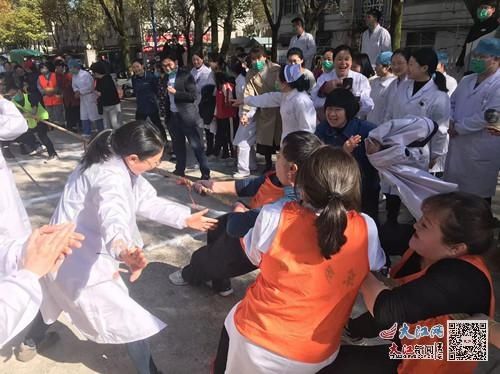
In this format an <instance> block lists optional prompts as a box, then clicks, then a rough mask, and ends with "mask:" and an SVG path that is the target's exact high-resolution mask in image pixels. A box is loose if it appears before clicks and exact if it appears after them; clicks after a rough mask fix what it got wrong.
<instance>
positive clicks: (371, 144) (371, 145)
mask: <svg viewBox="0 0 500 374" xmlns="http://www.w3.org/2000/svg"><path fill="white" fill-rule="evenodd" d="M365 149H366V154H368V155H371V154H374V153H377V152H379V151H380V150H381V149H382V144H380V143H379V142H378V141H376V140H375V139H371V138H366V139H365Z"/></svg>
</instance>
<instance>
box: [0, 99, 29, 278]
mask: <svg viewBox="0 0 500 374" xmlns="http://www.w3.org/2000/svg"><path fill="white" fill-rule="evenodd" d="M27 130H28V125H27V123H26V120H25V119H24V117H23V115H22V114H21V113H20V112H19V110H18V109H17V108H16V106H15V105H14V104H13V103H11V102H10V101H9V100H7V99H5V98H3V97H2V96H0V141H10V140H14V139H16V138H17V137H18V136H19V135H21V134H23V133H24V132H26V131H27ZM0 186H1V187H0V191H1V193H0V248H1V249H0V276H1V275H7V274H9V273H11V272H12V271H15V270H16V268H17V263H18V260H19V256H20V255H21V250H22V246H23V244H24V242H25V241H26V239H27V238H28V236H29V235H30V234H31V224H30V220H29V218H28V215H27V214H26V210H25V209H24V206H23V202H22V200H21V197H20V196H19V192H18V191H17V188H16V183H15V181H14V177H13V175H12V173H11V171H10V170H9V168H8V167H7V163H6V162H5V159H4V157H3V154H2V152H0Z"/></svg>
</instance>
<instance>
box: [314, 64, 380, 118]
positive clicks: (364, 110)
mask: <svg viewBox="0 0 500 374" xmlns="http://www.w3.org/2000/svg"><path fill="white" fill-rule="evenodd" d="M347 76H348V77H349V78H352V93H353V95H354V96H358V97H359V98H360V102H359V105H360V109H359V112H358V116H359V117H361V116H364V115H367V114H368V113H369V112H371V111H372V110H373V107H374V104H373V100H372V98H371V97H370V93H371V90H372V89H371V87H370V82H369V81H368V78H366V77H365V76H364V75H363V74H360V73H358V72H355V71H352V70H349V74H348V75H347ZM336 79H339V78H338V76H337V73H336V72H335V69H333V70H332V71H331V72H329V73H323V74H321V75H320V76H319V78H318V81H317V82H316V85H315V86H314V87H313V89H312V91H311V98H312V101H313V103H314V107H315V108H316V109H318V110H323V107H324V106H325V98H324V97H319V96H318V93H319V89H320V88H321V87H322V86H323V84H324V83H325V82H328V81H331V80H336Z"/></svg>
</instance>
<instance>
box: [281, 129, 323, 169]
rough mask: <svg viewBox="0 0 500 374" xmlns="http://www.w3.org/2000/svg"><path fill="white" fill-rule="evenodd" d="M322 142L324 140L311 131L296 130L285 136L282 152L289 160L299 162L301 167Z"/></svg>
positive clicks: (298, 164)
mask: <svg viewBox="0 0 500 374" xmlns="http://www.w3.org/2000/svg"><path fill="white" fill-rule="evenodd" d="M322 144H323V142H322V141H321V140H320V139H319V138H318V137H317V136H316V135H314V134H312V133H310V132H307V131H294V132H291V133H290V134H288V135H287V136H285V138H284V139H283V142H282V145H281V150H280V152H281V154H282V155H283V157H285V159H286V160H287V161H288V162H293V163H294V164H297V166H298V167H299V169H300V168H301V167H302V164H303V163H304V162H305V161H306V160H307V159H308V158H309V157H310V156H311V154H312V153H313V152H314V151H315V150H316V149H318V148H319V147H321V145H322Z"/></svg>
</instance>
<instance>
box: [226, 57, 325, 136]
mask: <svg viewBox="0 0 500 374" xmlns="http://www.w3.org/2000/svg"><path fill="white" fill-rule="evenodd" d="M279 80H280V82H279V84H280V91H281V92H269V93H265V94H262V95H258V96H247V97H245V98H244V100H243V102H241V101H238V100H236V101H235V103H234V105H235V106H239V105H241V104H245V105H248V106H252V107H256V108H280V114H281V120H282V123H283V130H282V133H281V141H283V139H284V138H285V137H286V136H287V135H288V134H290V133H292V132H294V131H307V132H310V133H313V134H314V132H315V131H316V110H315V109H314V105H313V102H312V101H311V98H310V97H309V95H308V94H307V89H308V87H309V81H308V80H307V79H306V78H305V76H304V74H303V73H302V71H301V67H300V65H299V64H293V65H285V66H282V67H281V70H280V74H279Z"/></svg>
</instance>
